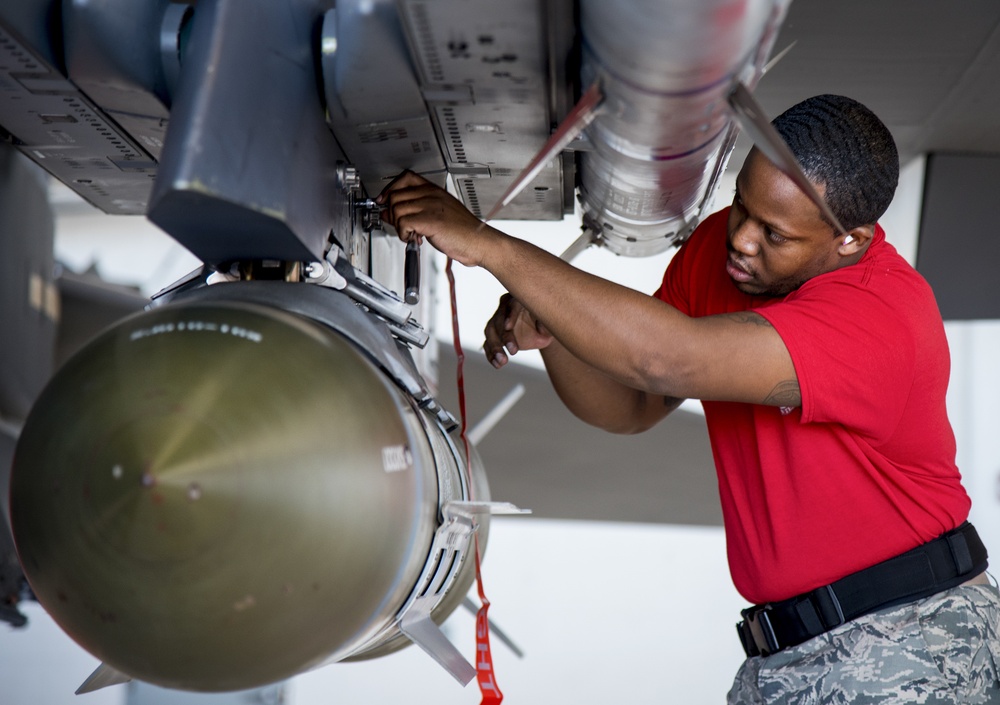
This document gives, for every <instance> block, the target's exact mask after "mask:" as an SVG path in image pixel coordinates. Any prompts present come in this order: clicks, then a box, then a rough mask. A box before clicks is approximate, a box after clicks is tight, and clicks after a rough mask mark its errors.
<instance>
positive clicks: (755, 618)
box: [744, 605, 782, 656]
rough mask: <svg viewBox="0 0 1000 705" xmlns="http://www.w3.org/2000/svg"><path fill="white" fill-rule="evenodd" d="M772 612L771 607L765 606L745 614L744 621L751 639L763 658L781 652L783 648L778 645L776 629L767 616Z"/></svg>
mask: <svg viewBox="0 0 1000 705" xmlns="http://www.w3.org/2000/svg"><path fill="white" fill-rule="evenodd" d="M770 611H771V606H770V605H764V606H763V607H758V608H755V609H751V610H748V611H747V612H746V613H744V621H745V622H746V625H747V628H748V630H749V632H750V637H751V638H752V639H753V642H754V644H755V645H756V646H757V650H758V651H759V652H760V655H761V656H770V655H771V654H774V653H777V652H778V651H781V648H782V647H781V646H780V645H779V644H778V637H777V636H775V634H774V627H772V626H771V618H770V617H768V614H767V613H768V612H770Z"/></svg>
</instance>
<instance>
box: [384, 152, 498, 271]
mask: <svg viewBox="0 0 1000 705" xmlns="http://www.w3.org/2000/svg"><path fill="white" fill-rule="evenodd" d="M375 200H376V202H377V203H378V204H380V205H381V206H382V207H383V208H384V209H385V210H384V212H383V214H382V220H383V221H384V222H387V223H389V224H390V225H392V226H393V227H394V228H396V233H397V234H398V235H399V239H400V240H403V241H404V242H409V241H411V240H417V241H419V240H420V239H421V238H426V239H427V241H428V242H430V243H431V244H432V245H433V246H434V247H435V248H437V249H438V250H440V251H441V252H443V253H444V254H446V255H448V256H449V257H451V258H452V259H454V260H455V261H456V262H461V263H462V264H464V265H466V266H469V267H476V266H479V265H481V264H482V262H483V257H484V253H485V249H486V246H487V245H488V243H489V242H490V241H491V240H494V241H495V240H496V238H497V236H499V235H501V234H500V233H499V231H497V230H495V229H493V228H490V227H488V226H486V225H485V224H484V223H483V222H482V221H480V220H479V219H478V218H477V217H476V216H474V215H473V214H472V213H470V212H469V210H468V209H467V208H466V207H465V206H464V205H463V204H462V202H461V201H459V200H458V199H456V198H454V197H453V196H452V195H451V194H449V193H448V192H447V191H445V190H444V189H442V188H439V187H438V186H436V185H435V184H432V183H430V182H429V181H427V180H426V179H424V178H422V177H420V176H417V175H416V174H414V173H413V172H412V171H404V172H403V173H402V174H400V175H399V176H398V177H396V179H395V180H394V181H393V182H392V183H391V184H389V185H388V186H386V188H385V190H384V191H383V192H382V193H381V194H379V196H378V198H376V199H375Z"/></svg>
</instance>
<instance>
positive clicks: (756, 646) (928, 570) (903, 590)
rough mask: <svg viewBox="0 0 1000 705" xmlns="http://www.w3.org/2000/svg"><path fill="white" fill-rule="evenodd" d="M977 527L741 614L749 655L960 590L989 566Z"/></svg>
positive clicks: (960, 529) (965, 528)
mask: <svg viewBox="0 0 1000 705" xmlns="http://www.w3.org/2000/svg"><path fill="white" fill-rule="evenodd" d="M986 558H987V556H986V547H985V546H983V542H982V541H981V540H980V538H979V534H978V533H976V528H975V527H974V526H973V525H972V524H970V523H969V522H965V523H964V524H962V525H961V526H960V527H958V528H957V529H954V530H953V531H949V532H948V533H946V534H942V535H941V536H939V537H938V538H936V539H934V540H933V541H929V542H928V543H925V544H923V545H922V546H917V547H916V548H914V549H913V550H911V551H907V552H906V553H904V554H902V555H899V556H896V557H895V558H890V559H889V560H887V561H883V562H881V563H878V564H876V565H873V566H872V567H871V568H865V569H864V570H860V571H858V572H857V573H852V574H851V575H848V576H847V577H846V578H842V579H840V580H838V581H837V582H835V583H831V584H830V585H824V586H823V587H821V588H816V589H815V590H813V591H811V592H807V593H804V594H802V595H798V596H797V597H792V598H790V599H788V600H784V601H782V602H775V603H770V604H766V605H755V606H754V607H750V608H748V609H745V610H743V611H742V612H741V614H742V615H743V621H741V622H740V623H739V624H737V625H736V630H737V631H738V632H739V635H740V641H741V642H742V643H743V650H744V651H746V653H747V656H748V657H749V656H769V655H771V654H773V653H776V652H778V651H781V650H782V649H785V648H787V647H789V646H795V645H796V644H801V643H802V642H804V641H807V640H808V639H812V638H813V637H814V636H819V635H820V634H822V633H823V632H828V631H830V630H831V629H833V628H834V627H838V626H840V625H841V624H844V623H845V622H849V621H851V620H852V619H855V618H857V617H860V616H861V615H863V614H868V613H869V612H874V611H875V610H877V609H883V608H886V607H892V606H893V605H898V604H902V603H904V602H911V601H913V600H919V599H920V598H922V597H927V596H928V595H933V594H935V593H938V592H941V591H942V590H947V589H948V588H952V587H955V586H956V585H961V584H962V583H964V582H965V581H966V580H969V579H970V578H973V577H975V576H976V575H979V574H980V573H982V572H983V571H984V570H986V567H987V565H988V563H987V560H986Z"/></svg>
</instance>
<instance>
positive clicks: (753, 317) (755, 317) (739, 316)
mask: <svg viewBox="0 0 1000 705" xmlns="http://www.w3.org/2000/svg"><path fill="white" fill-rule="evenodd" d="M726 318H728V319H729V320H731V321H733V322H735V323H749V324H751V325H755V326H762V327H764V328H771V327H772V326H771V324H770V323H769V322H768V320H767V319H766V318H764V317H763V316H761V315H760V314H759V313H754V312H753V311H740V312H738V313H730V314H727V315H726Z"/></svg>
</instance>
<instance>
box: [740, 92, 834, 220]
mask: <svg viewBox="0 0 1000 705" xmlns="http://www.w3.org/2000/svg"><path fill="white" fill-rule="evenodd" d="M729 106H730V107H731V108H732V109H733V112H734V113H735V114H736V117H737V118H738V119H739V121H740V126H741V127H742V128H743V129H744V130H746V131H747V134H748V135H750V138H751V139H753V141H754V145H756V147H757V149H759V150H760V151H761V152H763V153H764V155H765V156H766V157H767V158H768V159H770V160H771V161H772V162H774V165H775V166H776V167H778V168H779V169H780V170H781V172H782V173H783V174H784V175H785V176H787V177H788V178H789V179H791V180H792V181H794V182H795V185H796V186H798V187H799V188H800V189H802V192H803V193H804V194H805V195H807V196H808V197H809V198H810V199H811V200H812V202H813V203H815V204H816V205H817V206H818V207H819V210H820V212H821V213H822V214H823V217H824V218H825V219H826V220H827V221H829V223H830V224H831V225H833V226H834V227H835V228H837V231H838V232H839V233H840V234H846V233H847V231H846V230H845V229H844V226H842V225H841V224H840V221H839V220H837V216H835V215H834V214H833V211H831V210H830V206H828V205H827V204H826V201H825V200H823V198H822V197H821V196H820V195H819V193H817V191H816V189H815V188H814V187H813V185H812V182H810V181H809V179H808V178H807V177H806V175H805V172H804V171H802V167H801V166H800V165H799V162H798V160H797V159H796V158H795V155H794V154H792V150H791V149H789V148H788V145H787V144H785V140H783V139H782V138H781V135H780V134H778V131H777V130H775V129H774V125H772V124H771V123H770V122H769V121H768V119H767V117H766V115H765V113H764V110H763V109H762V108H761V107H760V105H758V104H757V101H756V100H755V99H754V97H753V95H751V94H750V91H749V90H748V89H747V87H746V86H744V85H743V84H742V83H740V82H738V81H737V82H736V83H735V84H734V85H733V89H732V90H731V91H730V92H729Z"/></svg>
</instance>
